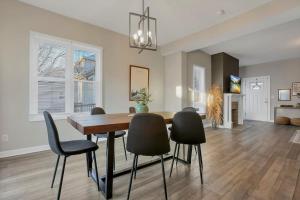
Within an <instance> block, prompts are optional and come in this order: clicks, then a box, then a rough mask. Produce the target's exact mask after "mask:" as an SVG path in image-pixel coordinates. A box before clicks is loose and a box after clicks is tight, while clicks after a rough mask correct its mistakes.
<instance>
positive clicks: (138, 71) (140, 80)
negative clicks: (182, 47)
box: [129, 65, 149, 101]
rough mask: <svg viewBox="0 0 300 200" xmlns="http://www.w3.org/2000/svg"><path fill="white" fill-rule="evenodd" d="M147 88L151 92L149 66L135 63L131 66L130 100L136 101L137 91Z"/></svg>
mask: <svg viewBox="0 0 300 200" xmlns="http://www.w3.org/2000/svg"><path fill="white" fill-rule="evenodd" d="M142 88H146V90H147V91H148V92H149V68H147V67H140V66H135V65H130V66H129V101H134V97H135V96H136V95H137V92H138V91H139V90H140V89H142Z"/></svg>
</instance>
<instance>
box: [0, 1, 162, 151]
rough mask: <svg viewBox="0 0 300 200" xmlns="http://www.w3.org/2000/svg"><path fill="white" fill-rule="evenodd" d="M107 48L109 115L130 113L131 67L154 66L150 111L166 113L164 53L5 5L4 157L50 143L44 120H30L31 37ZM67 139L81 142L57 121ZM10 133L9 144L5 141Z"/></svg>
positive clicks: (1, 13)
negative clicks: (39, 35)
mask: <svg viewBox="0 0 300 200" xmlns="http://www.w3.org/2000/svg"><path fill="white" fill-rule="evenodd" d="M30 31H36V32H40V33H44V34H48V35H52V36H56V37H61V38H66V39H70V40H74V41H79V42H83V43H88V44H92V45H96V46H100V47H103V79H104V81H103V102H104V108H105V110H106V111H107V112H108V113H116V112H128V107H129V106H131V105H134V103H133V102H129V100H128V99H129V97H128V94H129V65H130V64H132V65H138V66H145V67H149V68H150V92H151V93H152V97H153V102H152V103H151V104H150V110H151V111H159V110H163V109H164V67H163V66H164V59H163V57H162V56H161V55H160V53H159V51H157V52H153V51H143V52H142V53H141V54H138V50H136V49H131V48H129V47H128V37H127V36H125V35H121V34H118V33H116V32H113V31H109V30H106V29H103V28H100V27H97V26H93V25H90V24H87V23H83V22H80V21H78V20H74V19H71V18H68V17H64V16H61V15H58V14H55V13H52V12H49V11H46V10H43V9H40V8H37V7H33V6H30V5H27V4H23V3H21V2H18V1H16V0H1V1H0V44H1V45H0V91H1V97H0V136H1V137H0V153H1V151H7V150H15V149H20V148H27V147H36V146H41V145H46V144H48V141H47V133H46V126H45V123H44V121H38V122H30V121H29V120H28V118H29V33H30ZM57 125H58V129H59V131H60V134H61V139H62V140H69V139H78V138H82V136H81V134H80V133H79V132H77V131H76V130H74V129H73V128H72V127H71V126H70V125H69V124H68V123H67V122H66V120H57ZM2 135H8V141H7V142H5V141H3V140H1V138H2Z"/></svg>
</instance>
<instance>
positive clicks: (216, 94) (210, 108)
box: [207, 85, 223, 128]
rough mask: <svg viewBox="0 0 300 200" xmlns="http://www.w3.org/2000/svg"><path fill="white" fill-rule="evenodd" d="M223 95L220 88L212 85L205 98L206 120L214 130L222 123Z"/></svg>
mask: <svg viewBox="0 0 300 200" xmlns="http://www.w3.org/2000/svg"><path fill="white" fill-rule="evenodd" d="M222 102H223V93H222V91H221V88H220V87H219V86H217V85H213V86H212V87H211V88H210V89H209V92H208V96H207V118H208V119H209V120H211V121H212V127H213V128H216V127H217V126H218V125H220V124H221V123H222V121H223V118H222Z"/></svg>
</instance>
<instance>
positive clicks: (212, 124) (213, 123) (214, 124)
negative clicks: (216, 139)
mask: <svg viewBox="0 0 300 200" xmlns="http://www.w3.org/2000/svg"><path fill="white" fill-rule="evenodd" d="M211 127H212V128H213V129H217V122H216V120H212V122H211Z"/></svg>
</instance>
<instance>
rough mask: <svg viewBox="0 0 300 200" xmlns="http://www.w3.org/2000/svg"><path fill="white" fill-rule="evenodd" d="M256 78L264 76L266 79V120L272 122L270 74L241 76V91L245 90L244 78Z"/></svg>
mask: <svg viewBox="0 0 300 200" xmlns="http://www.w3.org/2000/svg"><path fill="white" fill-rule="evenodd" d="M256 78H265V79H266V84H267V86H266V88H267V99H268V105H267V114H268V117H267V120H266V121H268V122H273V121H272V120H271V84H270V82H271V77H270V75H266V76H253V77H245V78H242V93H243V94H245V93H244V91H245V80H249V79H256ZM245 101H246V97H244V103H243V105H244V116H245V115H246V109H245V106H246V102H245Z"/></svg>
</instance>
